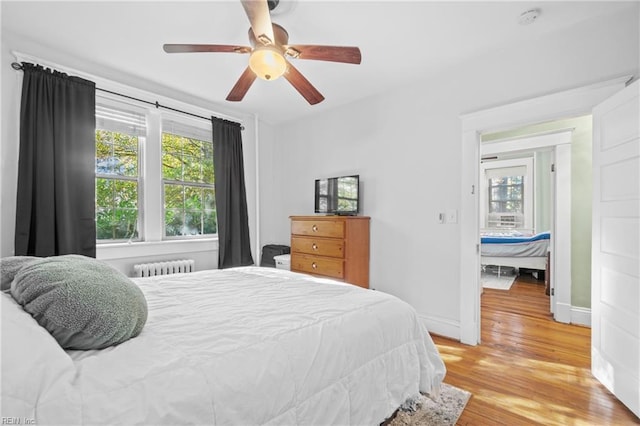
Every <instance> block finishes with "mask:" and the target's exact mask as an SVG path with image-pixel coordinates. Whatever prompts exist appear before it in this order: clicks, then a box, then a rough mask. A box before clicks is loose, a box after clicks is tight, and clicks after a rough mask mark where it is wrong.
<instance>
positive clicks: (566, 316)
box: [553, 303, 572, 324]
mask: <svg viewBox="0 0 640 426" xmlns="http://www.w3.org/2000/svg"><path fill="white" fill-rule="evenodd" d="M571 309H572V306H571V305H570V304H568V303H556V310H555V312H554V313H553V318H555V320H556V321H558V322H562V323H564V324H571Z"/></svg>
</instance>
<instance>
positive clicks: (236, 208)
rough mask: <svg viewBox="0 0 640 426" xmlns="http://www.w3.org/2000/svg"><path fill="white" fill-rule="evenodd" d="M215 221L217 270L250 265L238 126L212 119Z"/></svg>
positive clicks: (242, 162)
mask: <svg viewBox="0 0 640 426" xmlns="http://www.w3.org/2000/svg"><path fill="white" fill-rule="evenodd" d="M211 122H212V124H213V166H214V168H213V170H214V174H215V188H216V211H217V217H218V243H219V250H218V268H220V269H224V268H230V267H233V266H247V265H253V257H251V243H250V240H249V218H248V215H247V194H246V190H245V185H244V161H243V157H242V131H241V128H240V124H239V123H234V122H232V121H227V120H222V119H220V118H216V117H211Z"/></svg>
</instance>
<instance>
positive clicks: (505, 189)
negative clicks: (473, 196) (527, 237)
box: [489, 176, 524, 228]
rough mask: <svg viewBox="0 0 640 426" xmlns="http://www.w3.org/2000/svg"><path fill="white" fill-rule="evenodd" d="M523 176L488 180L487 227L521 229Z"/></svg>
mask: <svg viewBox="0 0 640 426" xmlns="http://www.w3.org/2000/svg"><path fill="white" fill-rule="evenodd" d="M523 195H524V176H502V177H499V178H493V179H489V227H490V228H493V227H495V228H521V227H522V226H523V220H524V209H523V206H524V199H523Z"/></svg>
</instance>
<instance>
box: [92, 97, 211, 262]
mask: <svg viewBox="0 0 640 426" xmlns="http://www.w3.org/2000/svg"><path fill="white" fill-rule="evenodd" d="M98 104H104V105H108V106H110V107H113V108H118V107H120V108H122V109H123V110H125V111H126V110H133V111H136V112H139V113H140V114H142V115H143V116H144V117H145V123H146V134H145V136H139V137H138V177H137V179H138V221H137V229H138V238H137V239H133V240H130V239H109V240H106V239H101V240H99V239H97V238H96V245H97V246H99V247H102V249H103V250H101V253H102V254H101V256H107V257H109V256H113V258H119V256H120V255H119V254H117V253H120V252H122V251H123V250H125V249H126V250H127V252H128V250H129V249H132V250H133V252H132V253H131V254H132V255H137V252H136V251H135V250H136V249H134V247H139V248H140V247H145V249H144V250H145V252H146V251H149V253H156V252H157V253H158V254H160V253H165V252H171V253H173V252H175V250H176V249H178V247H179V250H180V252H185V253H186V252H190V251H202V247H207V250H211V249H213V248H215V246H211V244H215V243H216V242H217V241H218V234H217V209H216V210H215V211H216V233H215V234H203V235H193V236H175V237H165V236H164V188H163V185H164V183H163V174H162V122H163V120H171V121H173V122H176V123H180V124H182V125H185V126H187V127H195V128H199V129H201V130H206V131H207V132H209V133H210V134H211V132H212V130H211V122H210V121H208V120H206V119H202V118H192V117H190V116H188V115H186V114H181V113H174V112H171V111H162V110H159V109H158V108H156V107H155V106H153V105H149V106H146V105H141V103H140V102H138V101H123V100H122V99H121V97H120V96H117V95H114V94H109V93H107V92H105V93H102V92H98V93H96V105H98ZM185 107H186V108H189V107H190V106H188V105H185ZM191 109H194V107H191ZM195 110H196V112H199V113H200V114H202V115H207V114H208V113H207V112H205V111H199V110H198V109H197V108H195ZM96 128H98V126H97V123H96ZM94 143H95V140H94ZM109 177H110V176H109ZM97 178H98V175H97V173H96V176H95V177H94V179H97ZM214 179H215V178H214ZM212 190H213V192H214V197H215V182H214V186H213V188H212ZM96 218H97V216H96ZM185 244H186V245H185ZM174 246H175V247H174ZM162 247H165V248H162ZM171 247H174V248H171ZM105 250H108V251H105ZM114 250H115V251H114ZM167 250H168V251H167ZM112 251H113V254H109V253H111V252H112Z"/></svg>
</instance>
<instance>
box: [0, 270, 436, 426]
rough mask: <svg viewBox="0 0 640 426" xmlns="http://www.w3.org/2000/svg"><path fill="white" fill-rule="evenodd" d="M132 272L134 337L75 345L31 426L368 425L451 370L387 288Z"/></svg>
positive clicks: (283, 277) (284, 274)
mask: <svg viewBox="0 0 640 426" xmlns="http://www.w3.org/2000/svg"><path fill="white" fill-rule="evenodd" d="M135 281H136V283H138V284H139V286H140V287H141V289H142V290H143V292H144V293H145V296H146V298H147V302H148V305H149V317H148V321H147V324H146V325H145V328H144V330H143V331H142V333H141V334H140V336H138V337H137V338H134V339H132V340H129V341H127V342H125V343H123V344H121V345H119V346H116V347H112V348H108V349H104V350H100V351H84V352H81V351H69V352H68V355H69V356H70V357H71V360H72V361H73V362H72V365H73V368H74V370H75V374H68V375H64V374H60V377H68V380H70V384H69V385H68V386H63V385H62V384H61V383H59V382H58V383H56V386H57V387H58V388H60V386H62V387H63V388H64V392H59V391H56V392H54V393H55V394H56V395H58V396H56V395H49V397H47V398H48V399H47V398H45V397H42V395H43V394H44V395H46V394H47V392H46V390H45V391H41V392H40V393H39V394H40V396H41V397H42V399H43V400H47V401H49V403H48V405H47V407H46V409H44V407H43V409H42V410H40V412H39V411H38V410H37V408H36V409H35V411H34V415H33V417H35V420H36V421H37V424H45V423H47V422H53V423H67V422H69V421H73V422H77V423H83V424H172V425H173V424H230V425H249V424H274V425H276V424H278V425H283V424H287V425H293V424H314V425H320V424H344V425H349V424H352V425H353V424H370V425H376V424H379V423H380V422H381V421H383V420H384V419H385V418H386V417H388V416H389V415H391V414H392V413H393V411H394V410H395V409H396V408H397V407H398V406H399V405H400V404H401V403H402V402H403V401H404V400H405V399H406V398H408V397H410V396H413V395H415V394H416V393H417V392H418V391H422V392H426V393H435V392H437V391H438V388H439V385H440V383H441V381H442V379H443V377H444V374H445V368H444V364H443V362H442V360H441V358H440V356H439V354H438V351H437V349H436V347H435V346H434V344H433V342H432V340H431V338H430V337H429V335H428V334H427V332H426V330H425V329H424V327H423V326H422V324H421V322H420V320H419V319H418V317H417V315H416V313H415V311H414V310H413V309H412V308H411V307H410V306H409V305H408V304H406V303H405V302H402V301H400V300H399V299H397V298H395V297H393V296H390V295H387V294H384V293H381V292H376V291H370V290H364V289H361V288H359V287H356V286H352V285H348V284H339V283H333V282H332V281H328V280H319V279H315V278H311V277H308V276H305V275H301V274H295V273H291V272H288V271H283V270H277V269H270V268H269V269H267V268H257V267H247V268H236V269H231V270H215V271H202V272H196V273H192V274H178V275H169V276H162V277H152V278H140V279H136V280H135ZM3 343H4V342H3ZM60 350H61V349H60ZM61 351H62V350H61ZM3 361H4V359H3ZM3 364H4V363H3ZM3 367H5V366H4V365H3ZM61 368H62V367H61ZM65 368H66V367H65ZM3 370H4V368H3ZM49 373H51V372H50V371H49ZM64 380H67V379H64ZM47 383H48V382H47ZM56 406H58V407H60V410H59V411H57V410H56V409H55V407H56ZM2 414H3V416H5V415H10V413H7V412H5V410H4V409H3V413H2ZM25 416H26V417H28V414H25Z"/></svg>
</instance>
